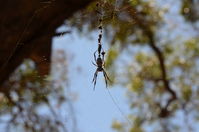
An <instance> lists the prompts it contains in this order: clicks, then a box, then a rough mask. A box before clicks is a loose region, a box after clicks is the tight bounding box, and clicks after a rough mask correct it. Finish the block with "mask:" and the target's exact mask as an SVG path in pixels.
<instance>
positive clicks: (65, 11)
mask: <svg viewBox="0 0 199 132" xmlns="http://www.w3.org/2000/svg"><path fill="white" fill-rule="evenodd" d="M91 1H92V0H51V1H45V0H1V1H0V36H1V37H0V42H1V45H0V74H1V75H0V85H2V84H3V82H4V81H5V80H6V79H8V77H9V75H10V74H11V73H12V72H13V71H14V70H15V69H16V67H17V66H19V65H20V64H21V63H22V61H23V60H24V59H25V58H31V59H32V60H34V61H35V63H36V65H37V68H38V71H39V73H40V74H41V75H45V74H47V73H48V71H49V68H50V65H49V63H50V56H51V44H52V37H53V36H54V35H55V34H56V33H55V31H56V29H57V28H58V27H59V26H61V25H62V24H63V23H64V20H66V19H67V18H69V17H71V16H72V15H73V13H74V12H76V11H77V10H80V9H82V8H84V7H85V6H86V5H88V4H89V2H91ZM0 91H1V92H3V91H4V89H2V88H0Z"/></svg>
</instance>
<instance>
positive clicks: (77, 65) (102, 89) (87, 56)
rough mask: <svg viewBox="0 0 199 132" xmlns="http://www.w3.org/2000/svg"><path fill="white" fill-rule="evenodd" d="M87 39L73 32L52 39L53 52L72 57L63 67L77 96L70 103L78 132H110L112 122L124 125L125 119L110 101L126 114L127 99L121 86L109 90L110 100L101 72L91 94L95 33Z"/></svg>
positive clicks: (95, 42) (94, 68)
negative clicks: (67, 72)
mask: <svg viewBox="0 0 199 132" xmlns="http://www.w3.org/2000/svg"><path fill="white" fill-rule="evenodd" d="M62 28H64V27H62ZM62 28H61V29H62ZM90 37H93V39H91V38H90ZM90 37H85V36H79V35H78V33H77V32H76V31H75V30H73V31H72V33H71V34H67V35H64V36H60V37H57V38H54V39H53V46H54V47H53V49H54V50H57V49H62V50H64V51H65V52H66V54H67V55H68V57H70V56H72V57H71V58H72V59H71V60H70V62H69V63H70V64H69V67H66V68H68V71H69V75H68V76H69V78H70V79H69V83H70V85H69V87H70V88H71V90H72V91H73V92H76V93H77V94H78V99H77V100H76V101H75V102H74V107H75V114H76V118H77V124H78V125H77V126H78V130H79V131H81V132H101V131H103V132H113V130H112V129H111V124H112V121H113V120H114V119H118V120H120V121H125V122H126V118H125V117H124V116H123V115H122V113H121V112H120V110H119V109H118V107H117V106H116V105H115V104H114V101H115V102H116V103H117V105H118V106H119V107H120V109H121V110H122V112H123V113H124V114H125V115H127V114H128V112H129V109H128V104H127V98H126V97H125V91H124V89H123V88H122V87H121V86H114V87H111V88H110V90H109V91H110V93H111V95H112V96H113V98H114V101H113V100H112V99H111V96H110V95H109V94H108V91H107V89H106V86H105V82H104V78H103V75H102V73H98V79H97V84H96V88H95V91H93V84H92V79H93V74H94V72H95V70H96V67H95V66H94V65H93V64H92V63H91V62H92V61H93V59H94V58H93V53H94V51H95V50H96V49H97V40H96V39H95V38H97V37H98V36H97V33H93V34H92V35H91V36H90ZM105 47H107V46H105ZM105 50H108V49H105Z"/></svg>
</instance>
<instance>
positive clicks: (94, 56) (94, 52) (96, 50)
mask: <svg viewBox="0 0 199 132" xmlns="http://www.w3.org/2000/svg"><path fill="white" fill-rule="evenodd" d="M96 52H97V50H96V51H95V52H94V54H93V55H94V59H95V62H97V59H96V55H95V54H96Z"/></svg>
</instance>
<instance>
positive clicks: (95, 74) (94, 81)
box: [92, 70, 98, 90]
mask: <svg viewBox="0 0 199 132" xmlns="http://www.w3.org/2000/svg"><path fill="white" fill-rule="evenodd" d="M97 73H98V70H96V71H95V73H94V77H93V81H92V82H93V83H94V87H93V90H95V85H96V81H97Z"/></svg>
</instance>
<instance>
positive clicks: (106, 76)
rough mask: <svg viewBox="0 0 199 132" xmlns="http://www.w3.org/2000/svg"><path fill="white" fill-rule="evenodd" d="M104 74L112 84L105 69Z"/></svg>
mask: <svg viewBox="0 0 199 132" xmlns="http://www.w3.org/2000/svg"><path fill="white" fill-rule="evenodd" d="M103 73H104V75H105V76H106V78H107V79H108V81H109V82H111V79H110V78H109V77H108V75H107V73H106V71H105V70H104V69H103Z"/></svg>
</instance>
